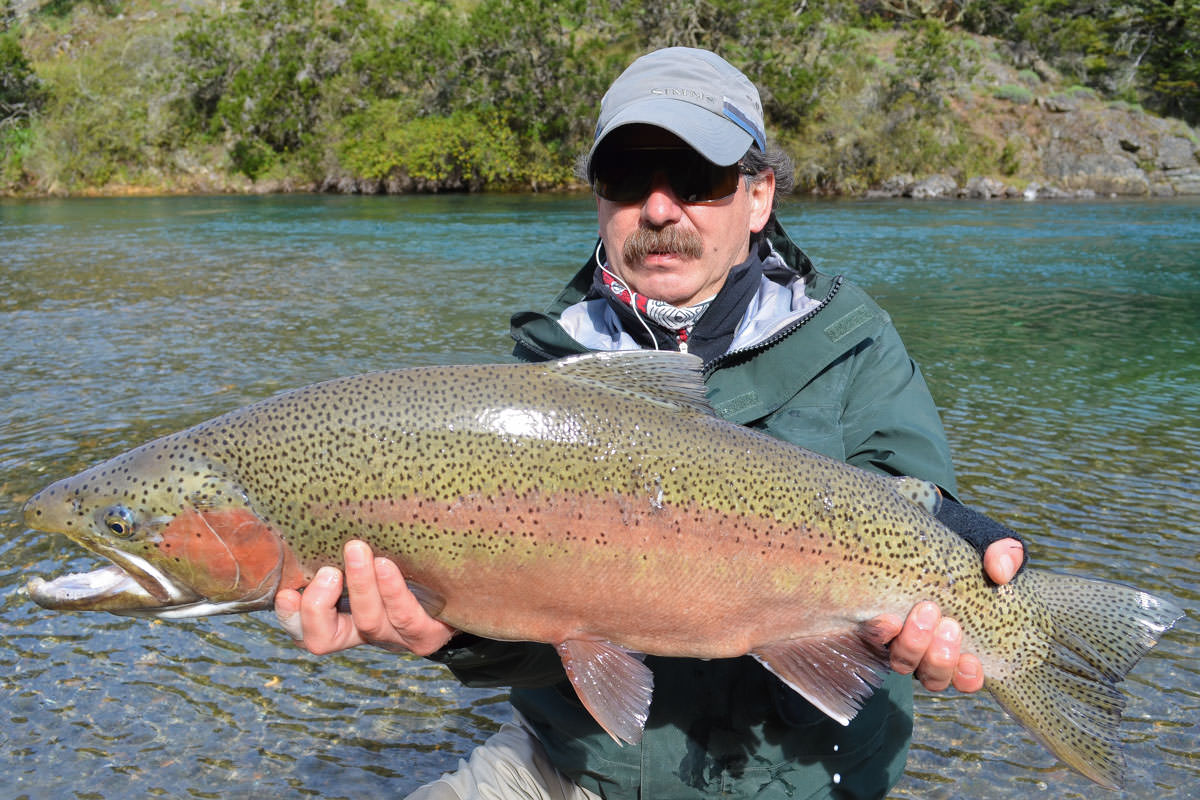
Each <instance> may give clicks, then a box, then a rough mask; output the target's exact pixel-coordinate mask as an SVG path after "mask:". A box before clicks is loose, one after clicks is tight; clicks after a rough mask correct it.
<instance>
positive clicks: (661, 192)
mask: <svg viewBox="0 0 1200 800" xmlns="http://www.w3.org/2000/svg"><path fill="white" fill-rule="evenodd" d="M682 216H683V204H682V203H681V202H679V197H678V196H677V195H676V194H675V190H674V189H672V188H671V182H670V181H669V180H667V176H666V175H665V174H664V173H662V172H658V173H655V175H654V178H653V180H652V181H651V182H650V193H649V194H648V195H646V199H645V200H644V201H643V202H642V219H643V220H644V221H645V222H646V223H648V224H650V225H653V226H654V227H662V226H663V225H669V224H671V223H673V222H678V221H679V220H680V218H681V217H682Z"/></svg>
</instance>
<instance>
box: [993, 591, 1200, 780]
mask: <svg viewBox="0 0 1200 800" xmlns="http://www.w3.org/2000/svg"><path fill="white" fill-rule="evenodd" d="M1018 583H1019V585H1014V589H1019V590H1020V591H1026V590H1028V591H1030V592H1032V593H1033V594H1034V595H1035V596H1036V602H1037V603H1038V604H1040V605H1041V606H1042V608H1043V609H1044V611H1045V613H1044V615H1043V616H1042V619H1043V620H1044V624H1045V626H1046V628H1047V629H1046V630H1043V631H1042V632H1041V633H1042V635H1043V636H1044V637H1045V638H1046V648H1045V654H1044V658H1042V659H1041V660H1040V661H1037V662H1034V663H1031V664H1029V665H1028V666H1026V667H1025V668H1024V669H1018V671H1017V672H1016V673H1015V674H1013V675H1010V676H1007V677H1003V678H998V679H993V678H987V679H986V680H985V682H984V686H985V687H986V688H987V689H988V690H989V691H991V693H992V694H993V695H994V696H995V698H996V700H997V701H998V702H999V703H1000V705H1002V706H1004V708H1005V710H1006V711H1008V713H1009V714H1011V715H1012V716H1013V718H1014V719H1016V720H1017V721H1018V722H1020V723H1021V724H1022V725H1023V726H1024V727H1025V728H1026V730H1028V731H1029V732H1030V733H1032V734H1033V735H1034V736H1035V737H1037V739H1038V740H1039V741H1041V742H1042V744H1044V745H1045V746H1046V747H1047V748H1048V749H1049V750H1050V751H1051V752H1052V753H1054V755H1056V756H1058V758H1059V759H1061V760H1062V761H1063V762H1064V763H1066V764H1067V765H1068V766H1070V767H1072V768H1073V769H1075V770H1078V771H1079V772H1080V773H1081V774H1083V775H1084V776H1086V777H1088V778H1090V779H1091V780H1093V781H1095V782H1096V783H1098V784H1100V785H1101V786H1105V787H1107V788H1110V789H1119V788H1120V787H1121V786H1122V785H1123V783H1124V773H1125V758H1124V755H1123V754H1122V753H1121V741H1120V736H1119V732H1118V726H1119V725H1120V722H1121V713H1122V711H1123V710H1124V708H1125V698H1124V696H1123V695H1122V694H1121V692H1120V691H1119V690H1118V689H1117V687H1116V684H1117V683H1119V682H1120V681H1121V680H1122V679H1123V678H1124V677H1125V675H1126V673H1128V672H1129V670H1131V669H1132V668H1133V666H1134V665H1135V664H1137V662H1138V661H1139V660H1140V659H1141V657H1142V656H1143V655H1145V654H1146V653H1147V652H1148V651H1149V650H1150V649H1151V648H1153V647H1154V646H1155V645H1156V644H1157V643H1158V640H1159V638H1160V637H1161V636H1162V635H1163V633H1165V632H1166V631H1167V630H1169V629H1170V628H1171V626H1172V625H1174V624H1175V622H1176V621H1177V620H1179V618H1180V617H1182V616H1183V611H1182V610H1181V609H1180V608H1179V607H1177V606H1176V605H1175V604H1174V603H1171V602H1169V601H1167V600H1163V599H1161V598H1158V597H1154V596H1153V595H1150V594H1147V593H1146V592H1143V591H1141V590H1139V589H1135V588H1133V587H1130V586H1125V585H1123V584H1119V583H1112V582H1108V581H1099V580H1089V579H1086V578H1079V577H1076V576H1073V575H1063V574H1059V573H1054V572H1046V571H1043V570H1027V571H1026V572H1025V573H1022V574H1021V575H1019V576H1017V578H1015V579H1014V584H1018ZM1010 585H1013V584H1010Z"/></svg>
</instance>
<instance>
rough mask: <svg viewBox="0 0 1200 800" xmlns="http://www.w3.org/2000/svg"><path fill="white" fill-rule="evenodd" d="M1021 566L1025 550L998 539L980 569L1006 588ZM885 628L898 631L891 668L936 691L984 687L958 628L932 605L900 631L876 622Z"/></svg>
mask: <svg viewBox="0 0 1200 800" xmlns="http://www.w3.org/2000/svg"><path fill="white" fill-rule="evenodd" d="M1023 561H1024V548H1023V547H1022V546H1021V543H1020V542H1018V541H1017V540H1016V539H1001V540H1000V541H997V542H993V543H992V544H991V545H989V546H988V548H987V551H986V552H985V553H984V556H983V569H984V572H986V573H987V576H988V577H989V578H991V579H992V581H993V582H994V583H996V584H1005V583H1008V582H1009V581H1010V580H1012V579H1013V576H1014V575H1016V574H1017V569H1018V568H1019V567H1020V566H1021V564H1022V563H1023ZM878 621H879V622H882V623H883V624H884V625H885V627H887V628H890V629H891V630H894V631H895V632H896V636H895V638H894V639H892V641H891V644H890V645H889V649H890V651H891V656H892V669H894V670H895V671H896V672H899V673H902V674H905V675H907V674H910V673H916V676H917V679H918V680H919V681H921V684H922V685H923V686H924V687H925V688H926V689H929V690H930V691H933V692H940V691H942V690H943V689H945V688H946V687H947V686H950V685H951V684H953V685H954V688H955V689H958V690H959V691H960V692H977V691H979V690H980V689H982V688H983V667H982V665H981V664H980V663H979V659H978V658H976V657H975V656H974V655H972V654H970V653H961V652H960V648H961V647H962V628H960V627H959V625H958V623H957V622H956V621H954V620H953V619H950V618H949V617H943V616H942V614H941V611H940V610H939V609H938V607H937V604H936V603H931V602H924V603H917V605H916V606H914V607H913V609H912V611H910V612H909V614H908V619H907V620H905V622H904V625H903V627H901V624H900V620H899V618H897V617H893V616H885V617H880V618H879V620H878Z"/></svg>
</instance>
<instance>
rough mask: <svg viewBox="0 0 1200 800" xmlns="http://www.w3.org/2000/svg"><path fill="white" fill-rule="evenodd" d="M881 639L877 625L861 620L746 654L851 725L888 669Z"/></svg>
mask: <svg viewBox="0 0 1200 800" xmlns="http://www.w3.org/2000/svg"><path fill="white" fill-rule="evenodd" d="M885 642H886V640H885V639H884V634H883V631H882V629H881V628H879V627H878V626H877V625H875V624H874V623H871V622H864V623H862V624H860V625H857V626H855V627H854V628H852V629H850V630H845V631H835V632H831V633H827V634H824V635H821V636H808V637H805V638H803V639H789V640H787V641H784V642H775V643H772V644H769V645H764V646H762V647H759V648H756V649H755V650H752V651H751V652H750V655H752V656H754V657H755V658H756V659H757V660H758V662H759V663H760V664H762V665H763V666H764V667H766V668H767V669H769V670H770V671H771V672H773V673H774V674H775V676H776V677H778V678H779V679H780V680H781V681H783V682H784V683H786V684H787V685H788V686H789V687H791V688H792V689H793V690H794V691H796V692H799V693H800V694H801V695H802V696H803V697H804V699H805V700H808V702H810V703H812V704H813V705H814V706H816V707H817V708H819V709H821V711H823V712H824V713H825V714H826V715H828V716H829V717H831V718H832V719H835V720H837V721H838V722H840V723H841V724H843V725H849V724H850V720H852V719H854V717H855V716H856V715H857V714H858V712H859V710H860V709H862V707H863V703H865V702H866V701H867V698H869V697H870V696H871V695H872V694H873V693H874V692H875V690H876V689H877V688H879V685H880V684H881V683H883V679H884V677H885V676H886V675H887V673H888V671H889V669H890V667H889V666H888V653H887V647H886V644H885Z"/></svg>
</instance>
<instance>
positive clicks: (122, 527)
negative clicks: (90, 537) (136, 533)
mask: <svg viewBox="0 0 1200 800" xmlns="http://www.w3.org/2000/svg"><path fill="white" fill-rule="evenodd" d="M100 522H101V524H102V525H104V529H105V530H106V531H108V532H109V533H111V534H112V535H113V536H120V537H121V538H122V539H128V538H129V537H130V536H132V535H133V512H132V511H130V510H129V509H128V508H125V507H124V506H111V507H109V508H106V509H104V512H103V514H102V515H101V518H100Z"/></svg>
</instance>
